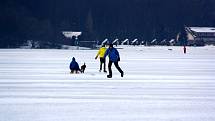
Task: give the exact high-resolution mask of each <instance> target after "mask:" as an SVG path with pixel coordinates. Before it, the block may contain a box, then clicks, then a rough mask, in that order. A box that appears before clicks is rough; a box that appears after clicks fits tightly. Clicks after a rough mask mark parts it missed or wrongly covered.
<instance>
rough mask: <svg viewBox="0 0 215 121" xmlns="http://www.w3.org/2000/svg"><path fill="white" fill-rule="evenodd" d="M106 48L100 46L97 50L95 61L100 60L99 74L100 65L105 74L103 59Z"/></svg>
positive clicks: (104, 61) (104, 60)
mask: <svg viewBox="0 0 215 121" xmlns="http://www.w3.org/2000/svg"><path fill="white" fill-rule="evenodd" d="M106 50H107V48H106V47H105V45H102V47H101V48H100V49H99V51H98V53H97V55H96V57H95V59H97V58H98V56H99V58H100V69H99V72H101V71H102V64H104V68H103V69H104V72H105V73H106V72H107V71H106V59H105V58H104V55H105V52H106Z"/></svg>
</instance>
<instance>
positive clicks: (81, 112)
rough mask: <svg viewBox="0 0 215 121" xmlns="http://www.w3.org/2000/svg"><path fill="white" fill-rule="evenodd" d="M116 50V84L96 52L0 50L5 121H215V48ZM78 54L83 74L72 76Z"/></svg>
mask: <svg viewBox="0 0 215 121" xmlns="http://www.w3.org/2000/svg"><path fill="white" fill-rule="evenodd" d="M118 48H124V49H119V51H120V55H121V61H120V63H119V65H120V66H121V67H122V69H123V70H124V72H125V77H123V78H121V77H120V74H119V72H117V70H116V69H115V68H114V66H113V78H112V79H107V78H106V74H105V73H100V72H98V70H99V61H98V60H95V59H94V57H95V55H96V53H97V50H55V49H53V50H34V49H33V50H31V49H30V50H25V49H2V50H0V121H203V120H204V121H214V120H215V111H214V109H215V103H214V102H215V81H214V80H215V76H214V74H215V63H214V62H215V47H213V46H207V47H188V48H187V52H188V53H187V54H183V48H182V47H128V46H119V47H118ZM73 56H74V57H76V59H77V61H78V62H79V64H80V65H81V64H83V63H84V62H86V64H87V69H86V73H85V74H78V75H71V74H69V69H68V66H69V63H70V61H71V58H72V57H73Z"/></svg>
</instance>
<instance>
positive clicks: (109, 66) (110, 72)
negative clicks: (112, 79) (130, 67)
mask: <svg viewBox="0 0 215 121" xmlns="http://www.w3.org/2000/svg"><path fill="white" fill-rule="evenodd" d="M118 62H119V61H117V62H113V61H109V63H108V71H109V75H110V76H112V69H111V66H112V63H114V65H115V67H116V68H117V70H118V71H119V72H120V73H123V71H122V69H121V68H120V67H119V64H118Z"/></svg>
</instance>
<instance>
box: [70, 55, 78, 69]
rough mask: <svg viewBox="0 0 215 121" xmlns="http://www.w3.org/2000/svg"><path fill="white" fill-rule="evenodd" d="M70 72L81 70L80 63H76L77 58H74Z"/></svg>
mask: <svg viewBox="0 0 215 121" xmlns="http://www.w3.org/2000/svg"><path fill="white" fill-rule="evenodd" d="M70 70H80V68H79V65H78V63H77V62H76V61H75V58H74V57H73V58H72V62H71V63H70Z"/></svg>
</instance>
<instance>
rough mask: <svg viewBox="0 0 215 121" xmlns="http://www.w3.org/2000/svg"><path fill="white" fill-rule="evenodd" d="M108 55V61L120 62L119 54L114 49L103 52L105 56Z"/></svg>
mask: <svg viewBox="0 0 215 121" xmlns="http://www.w3.org/2000/svg"><path fill="white" fill-rule="evenodd" d="M107 55H109V59H110V61H113V62H117V61H119V60H120V56H119V52H118V51H117V49H116V48H108V49H107V50H106V52H105V56H104V57H106V56H107Z"/></svg>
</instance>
